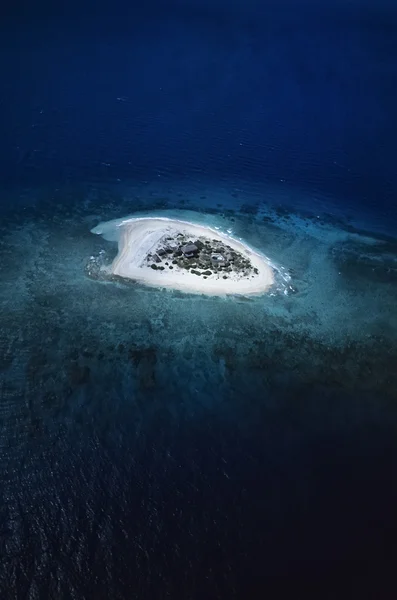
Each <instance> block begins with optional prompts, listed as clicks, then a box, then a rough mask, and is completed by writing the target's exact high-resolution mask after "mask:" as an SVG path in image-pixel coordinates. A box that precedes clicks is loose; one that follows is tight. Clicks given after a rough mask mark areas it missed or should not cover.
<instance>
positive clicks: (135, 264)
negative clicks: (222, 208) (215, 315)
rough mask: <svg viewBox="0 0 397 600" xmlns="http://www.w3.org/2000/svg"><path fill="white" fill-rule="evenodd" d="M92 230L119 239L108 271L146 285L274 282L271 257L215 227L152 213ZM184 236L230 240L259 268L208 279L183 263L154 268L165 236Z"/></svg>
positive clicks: (256, 289) (202, 289)
mask: <svg viewBox="0 0 397 600" xmlns="http://www.w3.org/2000/svg"><path fill="white" fill-rule="evenodd" d="M92 232H93V233H96V234H99V235H103V236H104V237H105V238H106V239H110V240H114V241H118V254H117V256H116V258H115V259H114V261H113V263H112V264H111V265H110V267H109V268H108V272H109V273H110V274H114V275H118V276H120V277H124V278H127V279H132V280H134V281H139V282H141V283H143V284H145V285H150V286H156V287H161V288H172V289H177V290H181V291H185V292H190V293H199V294H209V295H221V296H222V295H235V294H242V295H258V294H263V293H265V292H266V291H268V289H269V288H270V287H271V286H272V284H273V282H274V274H273V269H272V267H271V265H270V263H269V261H268V260H267V259H266V258H265V257H263V256H261V255H260V254H259V253H257V252H255V251H254V250H252V249H251V248H250V247H249V246H247V245H246V244H244V243H243V242H241V241H239V240H237V239H235V238H233V237H231V236H229V235H226V234H224V233H221V232H219V231H218V230H216V229H213V228H210V227H204V226H200V225H196V224H194V223H190V222H188V221H181V220H177V219H168V218H163V217H146V218H127V219H118V220H115V221H108V222H104V223H100V224H99V225H98V226H97V227H95V228H94V229H93V230H92ZM178 235H179V236H181V235H183V236H185V237H186V238H189V239H191V240H192V241H194V240H196V239H198V238H199V239H204V238H205V239H207V240H208V239H209V240H212V241H213V242H215V240H217V241H218V242H222V243H223V244H225V245H226V244H227V245H228V247H229V248H232V249H233V250H234V251H235V252H237V253H239V255H242V256H243V257H245V259H248V260H249V261H250V264H251V265H252V268H253V270H252V272H250V274H249V275H246V276H244V275H243V274H241V273H237V272H231V273H228V274H227V278H226V276H223V274H222V273H212V274H211V275H210V276H207V277H205V278H203V277H201V276H198V275H197V274H194V273H192V272H190V271H189V270H186V269H181V268H179V267H178V266H177V265H173V266H172V267H168V268H166V269H165V270H158V269H156V268H155V267H153V268H151V267H150V265H149V264H148V258H147V257H148V256H150V255H151V254H153V253H155V252H156V249H157V248H158V247H159V244H160V243H161V242H162V240H164V239H171V238H173V239H175V238H176V236H178ZM171 269H172V270H171Z"/></svg>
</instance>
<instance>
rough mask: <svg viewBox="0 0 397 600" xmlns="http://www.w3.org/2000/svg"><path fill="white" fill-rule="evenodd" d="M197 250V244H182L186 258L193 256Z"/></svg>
mask: <svg viewBox="0 0 397 600" xmlns="http://www.w3.org/2000/svg"><path fill="white" fill-rule="evenodd" d="M197 250H198V248H197V246H196V244H185V245H184V246H181V251H182V253H183V255H184V256H185V257H186V258H192V256H194V255H195V254H196V252H197Z"/></svg>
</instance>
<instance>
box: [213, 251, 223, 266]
mask: <svg viewBox="0 0 397 600" xmlns="http://www.w3.org/2000/svg"><path fill="white" fill-rule="evenodd" d="M211 262H212V265H213V266H214V267H223V266H224V265H225V264H226V258H225V257H224V256H223V255H222V254H218V253H214V254H211Z"/></svg>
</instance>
